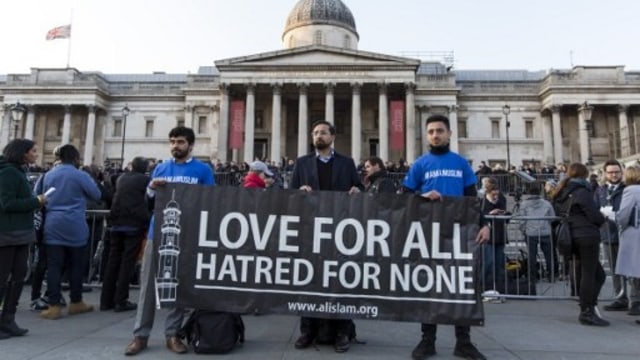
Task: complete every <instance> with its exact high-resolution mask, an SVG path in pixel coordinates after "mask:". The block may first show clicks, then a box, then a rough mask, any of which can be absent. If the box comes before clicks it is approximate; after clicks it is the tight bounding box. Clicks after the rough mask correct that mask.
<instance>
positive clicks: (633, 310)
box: [627, 302, 640, 316]
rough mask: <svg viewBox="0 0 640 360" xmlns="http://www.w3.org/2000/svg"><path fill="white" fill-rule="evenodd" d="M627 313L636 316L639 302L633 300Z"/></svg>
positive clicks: (639, 313) (639, 310)
mask: <svg viewBox="0 0 640 360" xmlns="http://www.w3.org/2000/svg"><path fill="white" fill-rule="evenodd" d="M627 314H629V315H631V316H638V315H640V302H633V303H632V304H631V308H630V309H629V311H628V312H627Z"/></svg>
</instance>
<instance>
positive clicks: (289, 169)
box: [284, 159, 296, 172]
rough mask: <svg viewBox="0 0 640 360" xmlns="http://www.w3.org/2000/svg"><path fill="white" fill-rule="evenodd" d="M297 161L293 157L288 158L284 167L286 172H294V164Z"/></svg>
mask: <svg viewBox="0 0 640 360" xmlns="http://www.w3.org/2000/svg"><path fill="white" fill-rule="evenodd" d="M295 163H296V161H295V160H293V159H289V160H287V165H286V166H285V167H284V171H285V172H292V171H293V165H294V164H295Z"/></svg>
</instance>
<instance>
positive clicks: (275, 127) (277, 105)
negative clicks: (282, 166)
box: [270, 84, 282, 162]
mask: <svg viewBox="0 0 640 360" xmlns="http://www.w3.org/2000/svg"><path fill="white" fill-rule="evenodd" d="M281 137H282V85H281V84H274V85H273V99H272V100H271V155H270V157H271V161H278V162H279V161H280V158H281V157H282V153H281V147H282V146H281V141H280V140H281Z"/></svg>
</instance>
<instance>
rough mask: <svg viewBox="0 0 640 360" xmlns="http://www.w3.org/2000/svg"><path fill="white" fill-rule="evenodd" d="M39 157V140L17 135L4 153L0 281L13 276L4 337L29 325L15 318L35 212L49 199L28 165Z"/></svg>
mask: <svg viewBox="0 0 640 360" xmlns="http://www.w3.org/2000/svg"><path fill="white" fill-rule="evenodd" d="M37 157H38V148H37V146H36V144H35V143H34V142H33V141H31V140H27V139H15V140H13V141H11V142H10V143H9V144H7V146H5V148H4V150H3V151H2V155H1V156H0V284H5V283H7V281H8V280H9V279H11V281H10V282H9V283H8V284H7V287H6V291H5V293H4V305H3V308H2V315H1V316H0V339H6V338H8V337H10V336H23V335H24V334H26V333H27V331H28V330H27V329H22V328H20V327H19V326H18V325H17V324H16V321H15V317H16V308H17V305H18V299H19V298H20V294H21V293H22V286H23V285H24V278H25V276H26V274H27V257H28V255H29V245H31V244H32V243H33V242H35V238H36V234H35V231H34V229H33V212H34V211H35V210H37V209H38V208H40V207H42V205H43V204H44V203H45V202H46V199H45V197H44V195H39V196H34V195H33V192H32V191H31V186H30V184H29V181H28V180H27V176H26V173H25V166H26V165H28V164H32V163H34V162H35V161H36V158H37Z"/></svg>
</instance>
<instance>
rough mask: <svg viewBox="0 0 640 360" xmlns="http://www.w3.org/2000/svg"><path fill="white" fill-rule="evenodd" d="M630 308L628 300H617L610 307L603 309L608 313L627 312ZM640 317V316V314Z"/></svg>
mask: <svg viewBox="0 0 640 360" xmlns="http://www.w3.org/2000/svg"><path fill="white" fill-rule="evenodd" d="M628 308H629V303H628V302H627V301H626V300H622V299H616V300H615V301H614V302H612V303H611V304H609V305H605V306H604V307H603V309H605V310H607V311H625V310H627V309H628ZM638 315H640V314H638Z"/></svg>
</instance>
